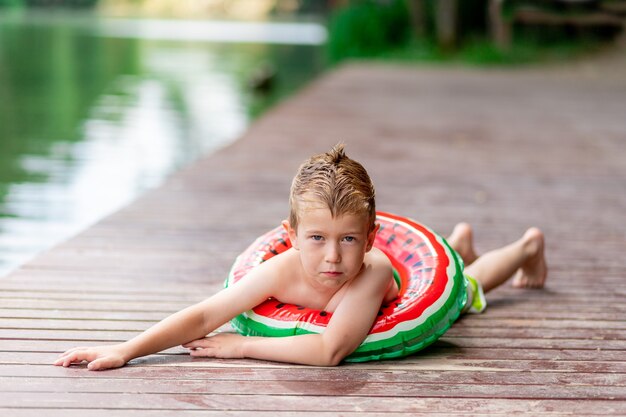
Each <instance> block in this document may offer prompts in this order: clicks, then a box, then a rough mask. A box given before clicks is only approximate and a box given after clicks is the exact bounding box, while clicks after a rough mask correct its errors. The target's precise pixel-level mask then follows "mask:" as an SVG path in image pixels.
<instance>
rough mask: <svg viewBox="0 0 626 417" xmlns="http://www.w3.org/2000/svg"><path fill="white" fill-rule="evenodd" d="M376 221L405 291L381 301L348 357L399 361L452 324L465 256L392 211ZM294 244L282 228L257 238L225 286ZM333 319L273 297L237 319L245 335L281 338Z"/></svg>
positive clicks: (462, 293)
mask: <svg viewBox="0 0 626 417" xmlns="http://www.w3.org/2000/svg"><path fill="white" fill-rule="evenodd" d="M376 221H377V223H379V224H380V229H379V231H378V233H377V235H376V239H375V242H374V246H375V247H377V248H378V249H380V250H381V251H383V252H384V253H385V254H386V255H387V256H388V257H389V259H390V260H391V263H392V265H393V267H394V277H395V278H396V280H398V282H399V285H400V292H399V294H398V297H397V298H396V299H395V300H393V301H392V302H390V303H386V304H383V305H382V306H381V309H380V312H379V313H378V318H377V319H376V322H375V323H374V325H373V326H372V329H371V330H370V332H369V334H368V335H367V337H366V338H365V340H364V341H363V343H361V345H360V346H359V347H358V348H357V349H356V350H355V351H354V352H353V353H352V354H351V355H349V356H348V357H346V358H345V361H347V362H365V361H370V360H380V359H391V358H398V357H401V356H406V355H410V354H412V353H414V352H417V351H418V350H421V349H423V348H425V347H426V346H428V345H430V344H431V343H433V342H434V341H436V340H437V339H438V338H439V337H441V336H442V335H443V334H444V333H445V332H446V331H447V330H448V329H449V328H450V326H451V325H452V323H453V322H454V321H455V320H456V319H457V318H458V316H459V314H460V312H461V310H462V308H463V306H464V305H465V302H466V298H467V294H466V290H465V286H466V284H465V278H464V277H463V263H462V260H461V259H460V257H459V255H458V254H457V253H456V252H455V251H454V250H453V249H452V248H450V246H449V245H448V243H447V242H446V241H445V240H444V239H443V238H442V237H441V236H438V235H437V234H435V233H434V232H433V231H431V230H430V229H428V228H426V227H425V226H423V225H421V224H419V223H417V222H415V221H413V220H411V219H408V218H404V217H400V216H396V215H393V214H388V213H382V212H378V213H377V219H376ZM290 247H291V244H290V242H289V238H288V237H287V233H286V232H285V231H284V229H283V228H282V227H277V228H276V229H274V230H271V231H270V232H268V233H266V234H265V235H263V236H261V237H259V238H258V239H257V240H256V241H255V242H254V243H253V244H252V245H250V247H248V249H246V250H245V251H244V252H243V253H242V254H241V255H239V256H238V257H237V259H236V260H235V263H234V265H233V267H232V269H231V271H230V274H229V276H228V279H227V280H226V286H229V285H232V284H234V283H235V282H237V281H238V280H240V279H243V278H244V277H245V275H246V273H247V272H248V271H249V270H250V269H251V268H254V267H255V266H256V265H259V264H260V263H262V262H264V261H266V260H268V259H270V258H271V257H273V256H275V255H278V254H279V253H281V252H284V251H286V250H287V249H289V248H290ZM355 314H358V312H355ZM331 317H332V313H327V312H325V311H320V310H313V309H310V308H305V307H302V306H297V305H291V304H285V303H281V302H280V301H278V300H276V299H273V298H270V299H268V300H267V301H265V302H264V303H262V304H260V305H259V306H257V307H255V308H254V309H252V310H250V311H247V312H245V313H243V314H240V315H238V316H237V317H235V318H234V319H233V320H231V324H232V326H233V327H234V328H235V330H237V331H238V332H239V333H241V334H243V335H246V336H265V337H273V336H278V337H280V336H293V335H300V334H309V333H322V332H323V331H324V329H325V328H326V326H327V325H328V322H329V321H330V318H331Z"/></svg>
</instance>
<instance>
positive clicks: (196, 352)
mask: <svg viewBox="0 0 626 417" xmlns="http://www.w3.org/2000/svg"><path fill="white" fill-rule="evenodd" d="M189 354H190V355H191V356H213V355H211V350H210V349H196V350H192V351H191V352H189Z"/></svg>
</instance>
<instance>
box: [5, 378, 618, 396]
mask: <svg viewBox="0 0 626 417" xmlns="http://www.w3.org/2000/svg"><path fill="white" fill-rule="evenodd" d="M112 382H113V383H112ZM276 382H280V381H276ZM0 390H1V391H3V392H5V393H15V394H16V395H20V394H23V393H29V394H33V395H38V394H39V393H51V392H52V393H66V394H73V393H76V394H81V393H118V394H125V393H127V392H133V393H136V394H160V395H172V394H174V395H175V394H194V395H214V394H222V395H230V394H232V393H234V392H236V393H237V394H239V395H266V396H275V395H293V394H297V395H298V396H304V397H305V396H312V395H323V396H325V397H329V398H330V397H333V396H350V397H361V396H363V395H367V396H370V397H392V398H401V397H412V398H414V399H418V398H437V397H443V398H450V397H456V398H510V399H514V398H517V399H533V400H534V399H553V398H558V399H582V398H593V399H594V400H624V399H626V390H625V389H624V387H612V386H589V385H567V386H566V385H563V384H555V385H539V384H534V385H517V384H506V385H499V384H497V385H492V384H486V385H480V384H472V385H469V386H468V385H466V384H455V383H447V384H441V383H437V384H428V383H425V382H406V381H404V382H384V383H379V382H368V381H353V380H345V381H289V384H288V385H287V384H280V383H278V384H263V383H259V381H211V383H210V384H207V381H206V380H167V379H150V380H143V379H142V380H138V379H132V380H129V379H123V378H117V379H115V380H114V381H110V380H108V379H105V378H79V379H77V378H29V377H6V378H3V379H2V381H0Z"/></svg>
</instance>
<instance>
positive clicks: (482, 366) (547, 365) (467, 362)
mask: <svg viewBox="0 0 626 417" xmlns="http://www.w3.org/2000/svg"><path fill="white" fill-rule="evenodd" d="M57 357H58V353H47V352H42V353H39V352H37V353H35V352H23V353H20V352H18V353H15V352H0V365H16V364H24V365H26V364H28V365H51V364H52V363H53V362H54V361H55V360H56V358H57ZM131 364H132V365H133V366H194V367H209V368H210V367H214V366H243V367H247V366H250V362H247V361H244V362H239V361H232V360H228V361H218V360H216V359H211V358H195V357H191V356H189V355H186V354H175V355H170V354H156V355H150V356H147V357H145V358H139V359H134V360H133V361H132V362H131ZM262 366H266V367H281V368H283V367H285V366H286V365H284V364H273V363H272V364H270V363H268V364H264V365H262ZM291 366H293V365H291ZM350 366H354V367H356V368H358V369H371V368H380V367H381V366H384V367H391V368H393V369H398V370H413V371H419V370H427V369H437V370H456V371H472V370H474V371H492V372H495V371H508V372H511V371H527V372H541V371H547V372H583V373H626V362H624V361H612V360H611V361H594V362H589V361H584V360H569V359H561V358H558V359H557V358H552V359H543V360H538V359H527V360H521V359H520V360H517V359H512V358H504V359H490V358H487V359H472V358H465V357H461V358H455V357H453V356H452V357H450V356H447V355H445V354H439V355H436V356H419V355H418V356H412V357H410V358H407V359H405V360H401V361H388V362H385V363H384V364H383V365H377V364H376V363H364V364H358V365H350ZM79 367H80V365H79ZM82 367H83V368H84V366H82Z"/></svg>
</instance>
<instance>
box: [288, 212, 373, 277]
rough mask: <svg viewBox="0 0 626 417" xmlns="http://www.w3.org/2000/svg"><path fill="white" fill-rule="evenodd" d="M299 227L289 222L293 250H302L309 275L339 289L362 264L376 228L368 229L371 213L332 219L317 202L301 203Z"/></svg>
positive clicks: (303, 263) (302, 260)
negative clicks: (295, 227)
mask: <svg viewBox="0 0 626 417" xmlns="http://www.w3.org/2000/svg"><path fill="white" fill-rule="evenodd" d="M299 206H300V207H299V212H298V214H299V216H298V226H297V230H294V229H292V228H291V227H289V225H288V224H287V225H286V228H287V231H288V232H289V238H290V239H291V243H292V245H293V247H294V249H296V250H299V251H300V259H301V262H302V267H303V269H304V273H305V274H306V276H307V278H309V279H313V280H314V281H315V282H316V283H318V284H321V285H322V286H323V287H325V288H328V289H333V288H337V289H338V288H340V287H341V286H342V285H343V284H345V283H346V282H347V281H349V280H351V279H352V278H354V277H355V276H356V275H357V274H358V273H359V271H360V270H361V267H362V266H363V258H364V257H365V253H366V252H368V251H369V250H370V249H371V248H372V244H373V243H374V237H375V236H376V230H377V227H376V228H375V229H374V230H373V231H371V232H369V230H368V229H369V224H368V216H367V215H365V214H363V215H355V214H344V215H341V216H338V217H335V218H333V217H332V215H331V213H330V210H329V209H328V208H327V207H323V206H321V205H318V204H311V203H302V204H300V205H299Z"/></svg>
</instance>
